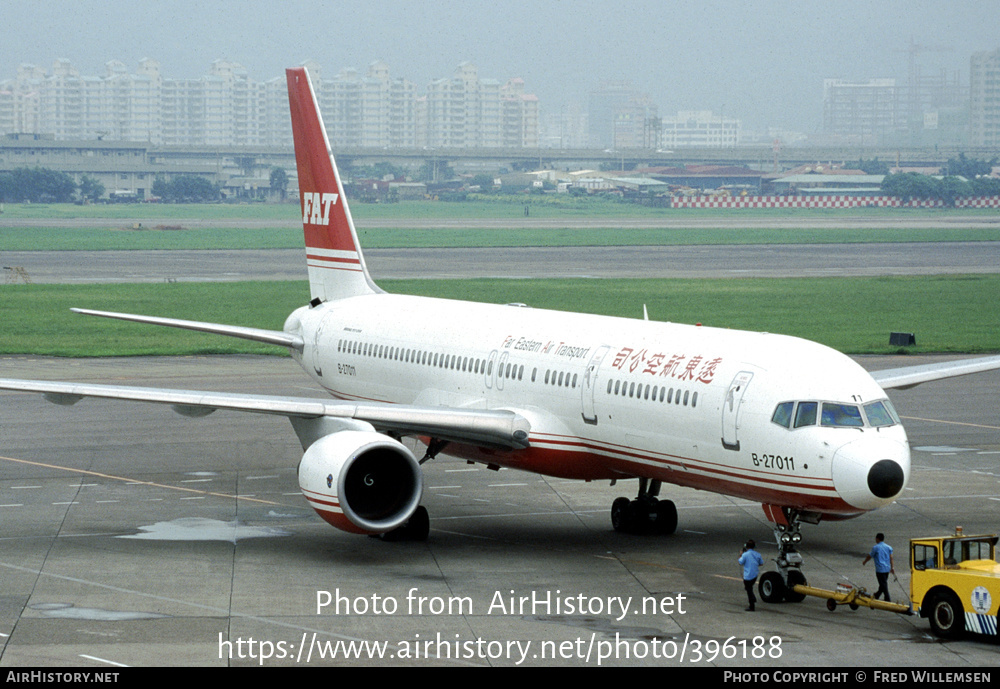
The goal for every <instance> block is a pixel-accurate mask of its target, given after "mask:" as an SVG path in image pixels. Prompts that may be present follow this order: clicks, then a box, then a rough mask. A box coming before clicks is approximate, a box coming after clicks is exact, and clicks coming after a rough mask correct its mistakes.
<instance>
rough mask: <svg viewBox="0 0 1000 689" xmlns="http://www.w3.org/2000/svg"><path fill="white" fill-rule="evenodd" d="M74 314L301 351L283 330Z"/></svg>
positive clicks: (297, 339) (88, 311)
mask: <svg viewBox="0 0 1000 689" xmlns="http://www.w3.org/2000/svg"><path fill="white" fill-rule="evenodd" d="M70 311H73V312H74V313H82V314H84V315H86V316H101V317H102V318H117V319H118V320H121V321H135V322H136V323H149V324H151V325H166V326H169V327H171V328H183V329H184V330H197V331H199V332H203V333H214V334H216V335H227V336H229V337H239V338H242V339H244V340H253V341H254V342H263V343H265V344H273V345H278V346H279V347H288V348H289V349H297V350H300V351H301V350H302V347H303V346H304V343H303V342H302V338H301V337H299V336H297V335H292V334H291V333H286V332H284V331H283V330H263V329H261V328H246V327H243V326H239V325H224V324H222V323H204V322H202V321H185V320H182V319H180V318H160V317H158V316H140V315H136V314H131V313H115V312H113V311H93V310H91V309H70Z"/></svg>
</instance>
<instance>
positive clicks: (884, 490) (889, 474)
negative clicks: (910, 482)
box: [868, 459, 906, 498]
mask: <svg viewBox="0 0 1000 689" xmlns="http://www.w3.org/2000/svg"><path fill="white" fill-rule="evenodd" d="M905 483H906V476H905V475H904V474H903V467H901V466H899V463H898V462H895V461H893V460H891V459H881V460H879V461H877V462H875V464H873V465H872V468H871V469H869V470H868V490H870V491H871V492H872V495H874V496H875V497H877V498H894V497H896V496H897V495H899V492H900V491H901V490H903V485H904V484H905Z"/></svg>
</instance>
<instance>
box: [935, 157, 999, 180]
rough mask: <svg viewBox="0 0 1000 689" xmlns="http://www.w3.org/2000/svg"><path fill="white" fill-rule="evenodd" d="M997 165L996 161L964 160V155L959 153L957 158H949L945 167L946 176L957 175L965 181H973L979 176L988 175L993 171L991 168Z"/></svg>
mask: <svg viewBox="0 0 1000 689" xmlns="http://www.w3.org/2000/svg"><path fill="white" fill-rule="evenodd" d="M996 164H997V159H996V158H994V159H993V160H975V159H974V158H966V157H965V154H964V153H959V154H958V157H957V158H949V159H948V165H947V166H946V170H947V174H948V175H958V176H959V177H965V178H966V179H975V178H976V177H979V176H980V175H988V174H990V173H991V172H992V171H993V166H994V165H996Z"/></svg>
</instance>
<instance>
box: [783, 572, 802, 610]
mask: <svg viewBox="0 0 1000 689" xmlns="http://www.w3.org/2000/svg"><path fill="white" fill-rule="evenodd" d="M799 585H802V586H805V585H806V577H805V575H804V574H802V572H800V571H799V570H797V569H792V570H789V572H788V585H787V586H786V587H785V600H786V601H788V602H789V603H801V602H802V601H804V600H805V599H806V594H804V593H796V592H795V591H793V590H792V587H793V586H799Z"/></svg>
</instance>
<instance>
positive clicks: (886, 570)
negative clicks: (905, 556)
mask: <svg viewBox="0 0 1000 689" xmlns="http://www.w3.org/2000/svg"><path fill="white" fill-rule="evenodd" d="M869 560H875V579H876V580H878V591H876V592H875V595H874V596H872V598H878V597H879V594H885V601H886V602H887V603H889V602H891V601H890V599H889V574H894V573H895V572H896V568H895V567H893V563H892V546H891V545H889V544H888V543H886V542H885V534H883V533H877V534H875V545H873V546H872V549H871V552H870V553H868V556H867V557H866V558H865V561H864V562H862V563H861V566H862V567H864V566H865V565H867V564H868V561H869Z"/></svg>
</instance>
